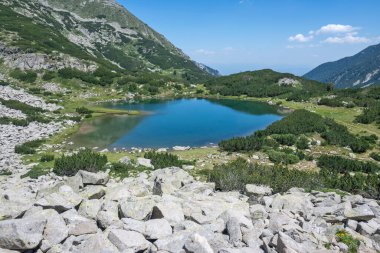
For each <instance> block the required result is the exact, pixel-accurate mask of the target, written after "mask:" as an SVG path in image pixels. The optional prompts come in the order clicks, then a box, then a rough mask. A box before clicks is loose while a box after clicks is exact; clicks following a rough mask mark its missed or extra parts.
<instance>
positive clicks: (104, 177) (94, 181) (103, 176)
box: [78, 170, 109, 185]
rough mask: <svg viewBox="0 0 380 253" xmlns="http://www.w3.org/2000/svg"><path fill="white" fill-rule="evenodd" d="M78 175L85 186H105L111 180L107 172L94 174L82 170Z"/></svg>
mask: <svg viewBox="0 0 380 253" xmlns="http://www.w3.org/2000/svg"><path fill="white" fill-rule="evenodd" d="M78 173H79V174H80V175H81V176H82V181H83V184H84V185H88V184H90V185H105V184H107V183H108V180H109V175H108V173H105V172H98V173H92V172H88V171H84V170H81V171H79V172H78Z"/></svg>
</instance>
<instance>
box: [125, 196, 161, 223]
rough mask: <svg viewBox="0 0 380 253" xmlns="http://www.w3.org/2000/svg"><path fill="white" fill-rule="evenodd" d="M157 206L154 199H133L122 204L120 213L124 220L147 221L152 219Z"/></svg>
mask: <svg viewBox="0 0 380 253" xmlns="http://www.w3.org/2000/svg"><path fill="white" fill-rule="evenodd" d="M155 204H156V203H155V202H154V200H152V199H148V198H136V199H132V198H131V199H128V200H124V201H122V202H121V203H120V213H121V216H122V217H124V218H132V219H135V220H147V219H149V218H150V216H151V214H152V210H153V207H154V206H155Z"/></svg>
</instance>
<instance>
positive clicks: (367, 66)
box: [304, 44, 380, 88]
mask: <svg viewBox="0 0 380 253" xmlns="http://www.w3.org/2000/svg"><path fill="white" fill-rule="evenodd" d="M304 77H305V78H308V79H311V80H316V81H320V82H324V83H333V84H334V85H335V86H336V87H337V88H350V87H368V86H371V85H377V84H380V44H378V45H374V46H370V47H368V48H366V49H364V50H363V51H361V52H360V53H358V54H356V55H354V56H351V57H346V58H343V59H341V60H338V61H335V62H328V63H325V64H322V65H320V66H318V67H317V68H315V69H313V70H312V71H310V72H309V73H307V74H306V75H304Z"/></svg>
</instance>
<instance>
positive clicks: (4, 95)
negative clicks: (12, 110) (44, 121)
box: [0, 86, 62, 112]
mask: <svg viewBox="0 0 380 253" xmlns="http://www.w3.org/2000/svg"><path fill="white" fill-rule="evenodd" d="M0 98H1V99H4V100H17V101H19V102H22V103H25V104H27V105H30V106H33V107H38V108H41V109H43V110H46V111H51V112H52V111H56V110H59V109H62V106H58V105H55V104H48V103H46V102H45V100H43V99H42V98H40V97H37V96H34V95H30V94H28V93H27V92H25V91H24V90H23V89H19V90H16V89H14V88H12V87H9V86H0Z"/></svg>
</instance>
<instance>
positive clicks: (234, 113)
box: [72, 99, 282, 148]
mask: <svg viewBox="0 0 380 253" xmlns="http://www.w3.org/2000/svg"><path fill="white" fill-rule="evenodd" d="M107 107H109V108H115V109H125V110H139V111H143V112H146V113H144V114H143V115H138V116H125V115H123V116H106V117H101V118H95V119H92V120H90V121H88V122H85V123H84V124H83V125H82V126H81V129H80V130H79V132H78V133H77V134H75V135H74V136H73V138H72V141H73V142H74V143H75V145H76V146H86V147H108V148H114V147H116V148H131V147H140V148H146V147H149V148H160V147H168V148H170V147H173V146H192V147H198V146H204V145H210V144H217V143H218V142H219V141H221V140H224V139H229V138H232V137H237V136H246V135H249V134H252V133H254V132H255V131H257V130H259V129H264V128H265V127H267V126H268V125H270V124H271V123H273V122H275V121H277V120H279V119H281V118H282V115H281V114H280V113H279V112H278V110H277V109H278V108H276V107H274V106H270V105H268V104H266V103H260V102H252V101H240V100H239V101H238V100H227V99H222V100H216V99H215V100H210V99H177V100H166V101H162V100H160V101H148V102H142V103H132V104H130V103H119V104H109V105H107Z"/></svg>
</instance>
